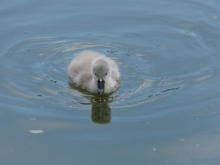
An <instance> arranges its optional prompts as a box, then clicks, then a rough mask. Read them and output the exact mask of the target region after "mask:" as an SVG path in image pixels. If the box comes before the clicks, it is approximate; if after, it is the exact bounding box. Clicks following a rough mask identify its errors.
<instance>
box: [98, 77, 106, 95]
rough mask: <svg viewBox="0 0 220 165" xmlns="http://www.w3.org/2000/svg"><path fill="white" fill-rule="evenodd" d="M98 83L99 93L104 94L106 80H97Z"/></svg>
mask: <svg viewBox="0 0 220 165" xmlns="http://www.w3.org/2000/svg"><path fill="white" fill-rule="evenodd" d="M97 84H98V90H97V92H98V94H100V95H101V94H103V93H104V88H105V81H104V80H98V81H97Z"/></svg>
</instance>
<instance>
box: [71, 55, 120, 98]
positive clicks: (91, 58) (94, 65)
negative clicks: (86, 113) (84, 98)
mask: <svg viewBox="0 0 220 165" xmlns="http://www.w3.org/2000/svg"><path fill="white" fill-rule="evenodd" d="M68 75H69V78H70V79H71V80H72V82H73V83H75V84H76V85H77V86H79V87H81V88H83V89H86V90H88V91H90V92H93V93H96V92H97V93H98V94H104V93H110V92H113V91H115V90H116V89H117V87H118V86H119V83H120V72H119V69H118V66H117V64H116V63H115V61H114V60H112V59H110V58H109V57H106V56H105V55H103V54H100V53H97V52H94V51H84V52H81V53H80V54H79V55H77V56H76V57H75V58H74V59H73V60H72V61H71V63H70V65H69V67H68Z"/></svg>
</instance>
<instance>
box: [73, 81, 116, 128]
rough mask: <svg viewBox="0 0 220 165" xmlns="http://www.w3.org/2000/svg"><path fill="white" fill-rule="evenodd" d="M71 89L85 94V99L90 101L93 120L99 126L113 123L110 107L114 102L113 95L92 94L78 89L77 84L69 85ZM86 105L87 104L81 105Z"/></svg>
mask: <svg viewBox="0 0 220 165" xmlns="http://www.w3.org/2000/svg"><path fill="white" fill-rule="evenodd" d="M69 87H70V88H72V89H74V90H77V91H79V92H81V93H82V94H84V97H85V98H87V99H88V100H89V103H87V104H91V111H92V114H91V119H92V121H93V122H95V123H99V124H107V123H110V121H111V108H110V107H109V105H108V104H109V103H111V102H112V101H113V98H112V97H111V94H112V93H111V94H104V95H99V94H92V93H90V92H88V91H86V90H84V89H81V88H78V87H76V85H75V84H73V83H71V82H70V83H69ZM81 104H85V103H81Z"/></svg>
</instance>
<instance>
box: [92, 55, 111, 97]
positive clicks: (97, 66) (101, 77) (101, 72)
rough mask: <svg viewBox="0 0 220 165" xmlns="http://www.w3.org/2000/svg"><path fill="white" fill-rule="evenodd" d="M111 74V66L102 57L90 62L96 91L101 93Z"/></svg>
mask: <svg viewBox="0 0 220 165" xmlns="http://www.w3.org/2000/svg"><path fill="white" fill-rule="evenodd" d="M110 74H111V67H110V65H109V63H108V62H107V61H106V60H105V59H104V58H98V59H96V60H95V61H94V62H93V63H92V77H93V78H94V79H95V81H96V82H97V92H98V93H99V94H103V93H104V91H105V82H106V80H107V79H108V77H109V75H110Z"/></svg>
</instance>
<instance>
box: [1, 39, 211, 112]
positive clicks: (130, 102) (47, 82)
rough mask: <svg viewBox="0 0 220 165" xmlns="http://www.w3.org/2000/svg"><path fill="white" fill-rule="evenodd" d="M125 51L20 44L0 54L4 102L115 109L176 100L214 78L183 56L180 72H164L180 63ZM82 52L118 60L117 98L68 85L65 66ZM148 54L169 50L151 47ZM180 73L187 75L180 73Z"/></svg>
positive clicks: (59, 44)
mask: <svg viewBox="0 0 220 165" xmlns="http://www.w3.org/2000/svg"><path fill="white" fill-rule="evenodd" d="M124 47H125V46H123V45H118V44H112V43H102V44H93V43H72V42H71V41H62V40H59V39H56V38H42V39H34V40H27V41H24V42H22V43H20V44H18V45H15V46H14V47H12V48H10V49H9V50H8V51H7V52H6V53H4V54H3V57H2V61H1V64H2V66H1V74H5V75H7V77H6V78H5V79H4V80H1V81H2V83H1V84H2V86H3V87H4V89H5V90H7V93H8V95H7V96H5V97H6V98H7V97H8V98H11V99H13V100H16V101H18V102H19V101H20V102H23V103H26V104H31V105H37V104H39V105H42V106H45V104H46V105H53V106H54V105H59V106H62V107H66V108H71V109H76V110H78V109H91V107H96V106H99V105H101V106H102V107H103V105H106V106H107V107H110V108H111V109H116V110H117V109H121V108H125V107H135V106H138V105H141V104H145V103H148V102H153V101H155V100H158V99H162V98H164V97H168V96H170V95H174V94H175V93H177V92H180V91H181V90H184V89H185V88H187V84H188V83H190V82H195V81H197V82H199V81H204V80H206V79H209V78H210V77H212V75H213V74H214V72H213V71H212V70H210V66H208V63H206V62H204V60H201V61H199V60H197V64H199V65H195V64H194V63H189V65H187V66H186V65H184V61H185V60H188V58H189V57H188V56H186V58H183V59H180V61H179V64H178V65H180V66H179V67H180V68H181V69H180V70H179V71H178V70H172V69H167V68H166V67H165V66H166V65H172V64H173V62H174V61H175V63H176V62H178V60H177V59H176V57H173V56H170V57H167V60H166V62H165V61H155V56H153V55H149V54H147V53H139V52H126V51H124V50H123V48H124ZM85 49H90V50H95V51H99V52H101V53H104V54H106V55H107V56H109V57H111V58H113V59H115V60H116V62H117V63H118V65H119V68H120V71H121V75H122V76H121V84H120V87H119V89H118V90H117V91H116V92H115V93H113V94H110V95H104V96H99V95H94V94H91V93H89V92H87V91H85V90H81V89H78V88H77V87H75V86H74V85H73V84H71V83H70V82H69V79H68V76H67V66H68V64H69V62H70V60H71V59H72V58H73V57H74V56H75V55H76V54H77V53H78V52H80V51H82V50H85ZM151 49H155V50H157V49H167V48H166V46H161V45H160V46H159V47H158V45H155V46H153V47H152V48H151ZM196 58H198V57H196ZM203 58H204V57H203ZM158 59H160V58H158ZM163 67H164V71H163V72H161V68H163ZM183 70H184V73H185V74H181V73H183ZM169 75H171V76H169Z"/></svg>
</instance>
